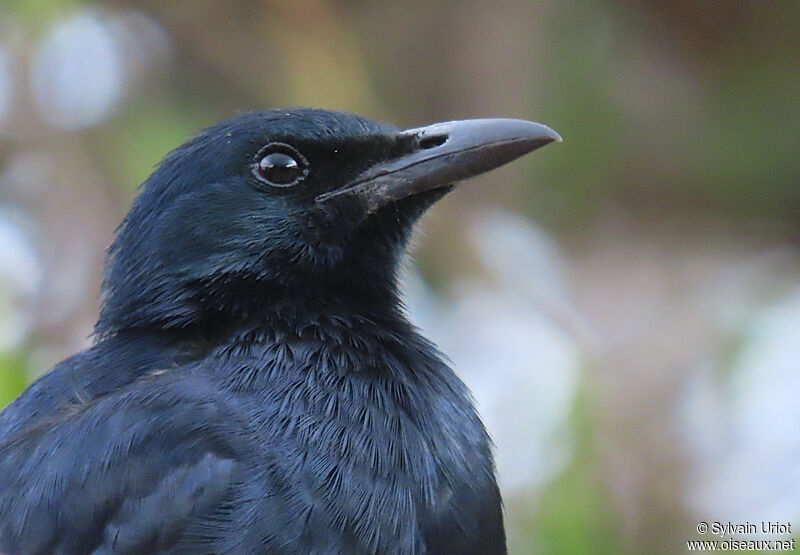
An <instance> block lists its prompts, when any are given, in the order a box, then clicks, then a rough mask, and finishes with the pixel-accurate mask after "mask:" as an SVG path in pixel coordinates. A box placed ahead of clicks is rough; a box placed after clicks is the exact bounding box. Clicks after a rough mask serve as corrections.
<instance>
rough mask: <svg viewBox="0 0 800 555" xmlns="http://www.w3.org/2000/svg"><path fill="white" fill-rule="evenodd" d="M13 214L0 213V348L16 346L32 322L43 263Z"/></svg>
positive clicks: (5, 348)
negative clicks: (34, 301)
mask: <svg viewBox="0 0 800 555" xmlns="http://www.w3.org/2000/svg"><path fill="white" fill-rule="evenodd" d="M12 216H13V215H12V214H9V213H7V212H6V211H3V212H0V351H4V350H7V349H11V348H14V347H15V346H17V345H18V344H19V343H20V342H21V341H22V340H23V339H24V338H25V336H26V335H27V334H28V332H29V331H30V329H31V326H32V325H33V320H34V313H33V307H32V306H31V305H32V302H33V298H34V295H35V293H36V290H37V288H38V287H39V284H40V282H41V279H42V273H43V269H42V265H41V263H40V261H39V258H38V256H37V254H36V251H35V250H34V247H33V245H32V243H31V242H30V241H29V240H28V238H27V237H26V236H25V233H24V232H23V231H22V229H21V228H20V227H19V226H18V225H17V224H16V223H15V220H14V218H13V217H12Z"/></svg>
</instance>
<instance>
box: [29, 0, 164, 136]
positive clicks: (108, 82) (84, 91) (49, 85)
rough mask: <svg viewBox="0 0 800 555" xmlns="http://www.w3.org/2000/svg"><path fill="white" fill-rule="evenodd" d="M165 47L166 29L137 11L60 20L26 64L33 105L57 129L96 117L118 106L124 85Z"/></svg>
mask: <svg viewBox="0 0 800 555" xmlns="http://www.w3.org/2000/svg"><path fill="white" fill-rule="evenodd" d="M169 53H170V44H169V39H168V37H167V34H166V33H165V32H164V31H163V29H162V28H161V27H160V26H159V25H158V24H157V23H155V22H154V21H153V20H152V19H150V18H148V17H146V16H145V15H143V14H141V13H138V12H134V11H126V12H122V13H119V14H110V15H103V14H100V13H97V12H94V11H89V10H87V11H83V12H80V13H78V14H77V15H74V16H71V17H69V18H66V19H62V20H59V21H57V22H56V23H55V24H54V26H53V27H52V29H50V31H49V32H48V33H47V34H46V35H45V37H44V39H43V40H42V42H41V44H40V45H39V48H38V50H37V51H36V54H35V56H34V58H33V62H32V65H31V87H32V89H33V97H34V100H35V105H36V109H37V111H38V112H39V114H40V115H41V117H42V118H43V119H44V120H45V121H46V122H48V123H49V124H51V125H54V126H56V127H60V128H62V129H68V130H71V129H80V128H84V127H89V126H91V125H95V124H97V123H100V122H101V121H103V120H105V119H106V118H108V117H109V116H110V115H111V114H113V113H114V111H115V110H116V109H117V108H118V107H119V106H120V104H121V102H122V99H123V98H124V97H125V95H126V94H127V92H128V91H127V89H128V88H129V86H130V85H132V84H136V83H138V82H139V81H140V80H141V78H142V76H143V75H144V74H145V72H146V70H148V69H150V68H151V67H152V66H154V65H157V63H158V62H162V61H164V60H165V59H167V58H168V56H169Z"/></svg>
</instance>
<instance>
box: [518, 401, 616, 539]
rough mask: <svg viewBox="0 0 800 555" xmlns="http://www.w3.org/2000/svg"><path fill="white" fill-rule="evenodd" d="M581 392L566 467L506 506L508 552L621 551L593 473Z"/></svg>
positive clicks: (593, 458) (594, 462)
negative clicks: (538, 490)
mask: <svg viewBox="0 0 800 555" xmlns="http://www.w3.org/2000/svg"><path fill="white" fill-rule="evenodd" d="M588 405H589V403H588V397H587V392H586V391H582V392H581V393H579V395H578V396H577V397H576V401H575V405H574V407H573V415H572V422H571V428H572V430H573V433H574V434H575V438H576V449H575V454H574V456H573V459H572V461H571V463H570V465H569V466H568V467H567V468H566V469H565V470H564V471H563V472H562V473H561V474H560V475H559V476H557V477H556V478H555V479H554V480H552V481H551V482H550V483H549V484H548V485H547V486H546V487H545V489H544V491H543V492H542V493H541V494H540V495H539V497H538V499H536V506H535V507H534V506H533V505H532V502H533V501H532V500H533V499H534V498H535V497H527V498H520V499H515V500H513V501H518V502H519V503H520V505H521V506H516V507H515V506H513V501H512V502H511V503H509V509H508V513H509V518H510V520H511V522H510V523H509V529H510V530H513V531H515V532H517V534H518V535H517V536H511V537H510V538H509V548H510V549H509V550H510V552H511V553H542V554H546V555H562V554H563V555H590V554H607V553H618V554H620V553H626V552H627V551H626V549H625V546H624V545H623V543H622V536H621V533H620V531H621V526H620V518H619V515H618V514H616V513H615V512H614V510H613V502H612V501H611V500H610V499H609V493H608V491H607V490H606V488H605V487H604V485H603V484H602V482H601V480H600V474H599V472H597V464H598V459H597V456H596V453H595V449H594V445H593V438H594V432H593V430H592V422H591V414H590V411H589V408H588Z"/></svg>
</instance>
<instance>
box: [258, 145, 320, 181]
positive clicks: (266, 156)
mask: <svg viewBox="0 0 800 555" xmlns="http://www.w3.org/2000/svg"><path fill="white" fill-rule="evenodd" d="M253 173H254V174H255V176H256V177H257V178H258V179H259V180H260V181H263V182H265V183H267V184H269V185H272V186H273V187H293V186H294V185H297V184H298V183H299V182H300V181H302V180H303V179H304V178H305V177H306V175H308V162H307V161H306V159H305V157H303V155H302V154H300V153H299V152H297V151H296V150H295V149H294V148H292V147H291V146H289V145H287V144H285V143H270V144H268V145H267V146H265V147H264V148H262V149H261V150H260V151H259V152H258V155H257V156H256V163H255V166H254V167H253Z"/></svg>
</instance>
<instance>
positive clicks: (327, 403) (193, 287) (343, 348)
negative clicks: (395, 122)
mask: <svg viewBox="0 0 800 555" xmlns="http://www.w3.org/2000/svg"><path fill="white" fill-rule="evenodd" d="M396 131H397V130H396V128H394V127H391V126H386V125H382V124H377V123H374V122H371V121H369V120H365V119H363V118H360V117H358V116H354V115H350V114H342V113H334V112H326V111H321V110H310V109H295V110H291V111H288V112H287V111H273V112H262V113H252V114H245V115H242V116H240V117H238V118H236V119H234V120H231V121H228V122H224V123H222V124H219V125H217V126H214V127H212V128H210V129H208V130H206V131H205V132H203V133H202V134H201V135H199V136H198V137H197V138H195V139H193V140H191V141H190V142H188V143H186V144H185V145H183V146H182V147H180V148H178V149H177V150H175V151H174V152H172V153H171V154H169V155H168V156H167V157H166V158H165V159H164V161H163V162H162V163H161V165H160V166H159V168H158V169H157V170H156V171H155V172H154V173H153V175H152V176H151V177H150V178H149V179H148V180H147V181H146V182H145V184H144V185H143V188H142V190H141V193H140V195H139V197H138V198H137V200H136V201H135V203H134V206H133V208H132V209H131V211H130V213H129V214H128V216H127V217H126V219H125V221H124V222H123V224H122V225H121V227H120V229H119V231H118V235H117V238H116V240H115V242H114V244H113V246H112V247H111V251H110V258H109V261H108V265H107V272H106V280H105V284H104V305H103V309H102V312H101V314H100V318H99V320H98V324H97V328H96V343H95V345H94V346H93V347H91V348H90V349H88V350H86V351H84V352H81V353H78V354H77V355H75V356H73V357H71V358H70V359H67V360H66V361H64V362H62V363H61V364H59V365H58V366H56V367H55V368H54V369H53V370H51V371H50V372H49V373H47V374H46V375H44V376H43V377H42V378H41V379H39V380H38V381H37V382H35V383H34V384H33V385H31V386H30V387H29V388H28V389H27V390H26V391H25V392H24V393H23V394H22V395H20V397H19V398H18V399H17V400H15V401H14V402H13V403H12V404H11V405H10V406H9V407H8V408H6V409H5V410H4V411H3V412H2V413H1V414H0V552H2V553H8V554H12V553H89V552H96V553H153V552H175V553H225V552H228V553H311V552H316V553H348V554H350V553H404V554H405V553H408V554H411V553H447V554H450V553H459V554H460V553H480V554H492V553H504V552H505V539H504V532H503V524H502V511H501V504H500V496H499V492H498V488H497V485H496V481H495V477H494V467H493V462H492V456H491V449H490V441H489V438H488V436H487V434H486V432H485V430H484V427H483V425H482V424H481V422H480V420H479V418H478V416H477V414H476V411H475V409H474V408H473V404H472V401H471V398H470V395H469V392H468V391H467V390H466V388H465V386H464V385H463V384H462V382H461V381H460V380H459V379H458V378H457V377H456V375H455V374H454V373H453V371H452V370H451V369H450V368H449V367H448V366H447V365H446V364H445V362H443V360H442V357H440V356H439V354H438V353H437V351H436V349H435V348H434V347H433V346H432V345H431V344H430V343H429V342H428V341H426V340H425V339H424V338H423V337H421V336H420V335H419V333H418V332H417V331H416V330H415V329H414V327H413V326H412V325H411V324H410V323H409V322H408V320H407V318H406V316H405V314H404V313H403V310H402V307H401V304H400V301H399V297H398V292H397V285H396V271H397V265H398V263H399V261H400V259H401V257H402V253H403V249H404V247H405V242H406V239H407V237H408V234H409V232H410V230H411V227H412V226H413V224H414V222H415V221H416V219H417V218H418V217H419V215H420V214H421V213H422V212H423V211H424V210H425V209H426V208H427V207H428V206H429V205H430V204H431V203H432V202H434V201H435V200H436V199H438V198H439V197H440V196H442V195H443V194H444V192H446V189H445V188H441V189H438V190H434V191H430V192H426V193H421V194H419V195H415V196H413V197H410V198H407V199H402V200H400V201H398V202H394V203H392V204H390V205H387V206H385V207H382V208H381V209H380V210H378V211H377V212H376V213H374V214H371V215H370V216H369V218H367V219H363V218H359V217H358V216H357V215H356V214H354V213H351V212H350V211H349V210H350V209H349V208H348V207H347V206H344V207H342V206H338V207H336V208H332V209H328V208H325V209H321V208H320V207H319V206H318V205H317V204H316V203H315V202H314V198H315V197H316V196H317V195H318V194H319V193H320V192H324V191H325V190H329V189H332V188H335V187H340V186H342V185H344V184H345V183H346V182H347V181H348V180H350V179H352V178H353V177H354V176H356V175H358V174H359V173H360V172H362V171H363V170H365V169H366V168H368V167H370V166H371V165H372V164H374V163H376V162H379V161H381V160H386V159H389V158H391V157H393V156H397V155H398V154H399V153H402V152H403V150H404V149H407V148H409V146H408V145H407V144H405V143H404V142H403V139H398V136H397V133H396ZM272 141H280V142H285V143H289V144H292V145H294V146H296V148H297V149H298V150H299V151H301V152H303V154H304V155H305V156H306V157H307V158H308V160H309V163H310V172H309V176H308V179H307V180H306V182H305V183H304V184H303V186H302V187H298V188H296V189H292V190H288V191H277V190H276V191H270V190H265V189H264V188H263V187H261V186H259V185H258V184H257V183H256V182H255V181H254V179H253V176H252V172H251V170H252V164H253V156H254V155H255V154H256V153H257V152H258V151H259V149H260V148H261V147H262V146H263V145H264V144H266V143H269V142H272ZM487 371H491V369H487Z"/></svg>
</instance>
